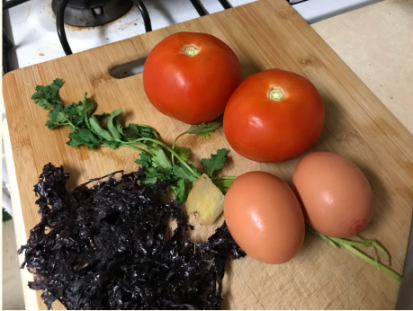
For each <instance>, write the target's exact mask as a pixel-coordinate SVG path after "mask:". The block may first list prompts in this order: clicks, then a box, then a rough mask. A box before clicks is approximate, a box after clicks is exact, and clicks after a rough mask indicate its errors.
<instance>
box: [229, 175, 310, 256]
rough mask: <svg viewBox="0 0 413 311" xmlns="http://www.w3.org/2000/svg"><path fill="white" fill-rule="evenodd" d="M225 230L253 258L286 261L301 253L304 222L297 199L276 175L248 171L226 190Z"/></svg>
mask: <svg viewBox="0 0 413 311" xmlns="http://www.w3.org/2000/svg"><path fill="white" fill-rule="evenodd" d="M224 215H225V221H226V223H227V225H228V229H229V231H230V232H231V235H232V236H233V237H234V240H235V241H236V242H237V243H238V245H239V246H240V247H241V248H242V249H243V250H244V251H245V252H246V253H247V254H248V255H249V256H250V257H252V258H254V259H256V260H259V261H262V262H266V263H272V264H279V263H283V262H286V261H288V260H290V259H291V258H293V257H294V255H295V254H297V252H298V251H299V250H300V248H301V246H302V244H303V240H304V231H305V223H304V216H303V213H302V211H301V207H300V204H299V202H298V200H297V197H296V196H295V195H294V192H293V191H292V190H291V188H290V187H289V186H288V185H287V184H286V183H285V182H283V181H282V180H281V179H279V178H278V177H277V176H275V175H272V174H269V173H266V172H249V173H246V174H243V175H241V176H239V177H238V178H237V179H236V180H235V181H234V182H233V183H232V185H231V186H230V187H229V189H228V192H227V194H226V196H225V201H224Z"/></svg>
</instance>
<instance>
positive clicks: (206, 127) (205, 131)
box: [185, 122, 222, 137]
mask: <svg viewBox="0 0 413 311" xmlns="http://www.w3.org/2000/svg"><path fill="white" fill-rule="evenodd" d="M221 125H222V123H221V122H210V123H201V124H199V125H191V127H190V128H189V130H187V131H186V132H185V133H186V134H198V135H201V136H203V137H207V136H209V134H211V133H213V132H214V131H215V130H216V129H217V128H219V127H220V126H221Z"/></svg>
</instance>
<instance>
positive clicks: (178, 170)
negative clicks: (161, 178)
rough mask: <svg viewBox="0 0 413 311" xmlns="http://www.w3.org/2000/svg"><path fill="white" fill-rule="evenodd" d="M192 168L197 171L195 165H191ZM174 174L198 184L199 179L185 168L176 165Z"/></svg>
mask: <svg viewBox="0 0 413 311" xmlns="http://www.w3.org/2000/svg"><path fill="white" fill-rule="evenodd" d="M190 166H191V168H192V169H195V171H196V168H195V167H194V166H193V165H191V164H190ZM173 172H174V174H175V175H176V176H178V177H179V178H183V179H186V180H188V181H191V182H196V181H197V180H198V177H195V176H194V175H193V174H191V172H190V171H189V170H188V169H187V168H186V167H185V166H178V165H176V164H175V165H174V166H173Z"/></svg>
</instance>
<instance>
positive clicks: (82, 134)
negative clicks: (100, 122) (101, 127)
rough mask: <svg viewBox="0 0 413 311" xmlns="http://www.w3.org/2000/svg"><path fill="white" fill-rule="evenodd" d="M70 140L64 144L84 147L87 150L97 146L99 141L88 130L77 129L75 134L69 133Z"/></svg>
mask: <svg viewBox="0 0 413 311" xmlns="http://www.w3.org/2000/svg"><path fill="white" fill-rule="evenodd" d="M69 138H70V140H69V141H68V142H67V143H66V144H68V145H69V146H72V147H75V146H80V145H86V146H87V147H88V148H89V150H92V149H93V148H94V147H95V146H98V145H99V142H100V140H99V139H98V138H97V137H96V136H95V135H94V134H93V133H92V131H91V130H90V129H85V128H82V129H79V130H78V131H76V132H73V133H69Z"/></svg>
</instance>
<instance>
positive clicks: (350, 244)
mask: <svg viewBox="0 0 413 311" xmlns="http://www.w3.org/2000/svg"><path fill="white" fill-rule="evenodd" d="M305 226H306V228H307V230H309V231H311V232H313V233H315V234H317V235H318V236H320V237H321V238H323V239H324V240H325V241H327V242H329V243H330V244H332V245H333V246H336V247H337V246H338V247H340V246H343V247H344V248H346V249H348V250H349V251H350V252H352V253H353V254H354V255H356V256H357V257H359V258H361V259H363V260H364V261H365V262H367V263H369V264H371V265H373V266H375V267H377V269H378V270H380V271H383V272H385V273H387V274H388V275H390V276H391V277H392V278H394V279H395V280H397V281H401V279H402V276H401V275H400V274H398V273H396V272H394V271H393V270H391V269H389V268H388V267H386V266H385V265H383V264H381V263H379V262H377V260H374V259H372V258H370V257H369V256H367V255H365V254H364V253H362V252H361V251H360V250H358V249H357V248H355V247H363V246H369V245H373V246H374V247H376V248H378V249H379V250H380V251H382V252H383V253H384V254H385V255H386V257H387V259H388V260H390V258H389V255H388V253H387V252H386V251H385V250H384V248H383V247H381V246H380V245H379V244H378V243H377V242H376V241H372V240H366V241H364V243H363V242H354V241H349V240H346V239H340V238H333V237H329V236H326V235H324V234H322V233H320V232H318V231H316V230H314V229H313V228H311V227H310V226H309V225H307V224H306V225H305Z"/></svg>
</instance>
